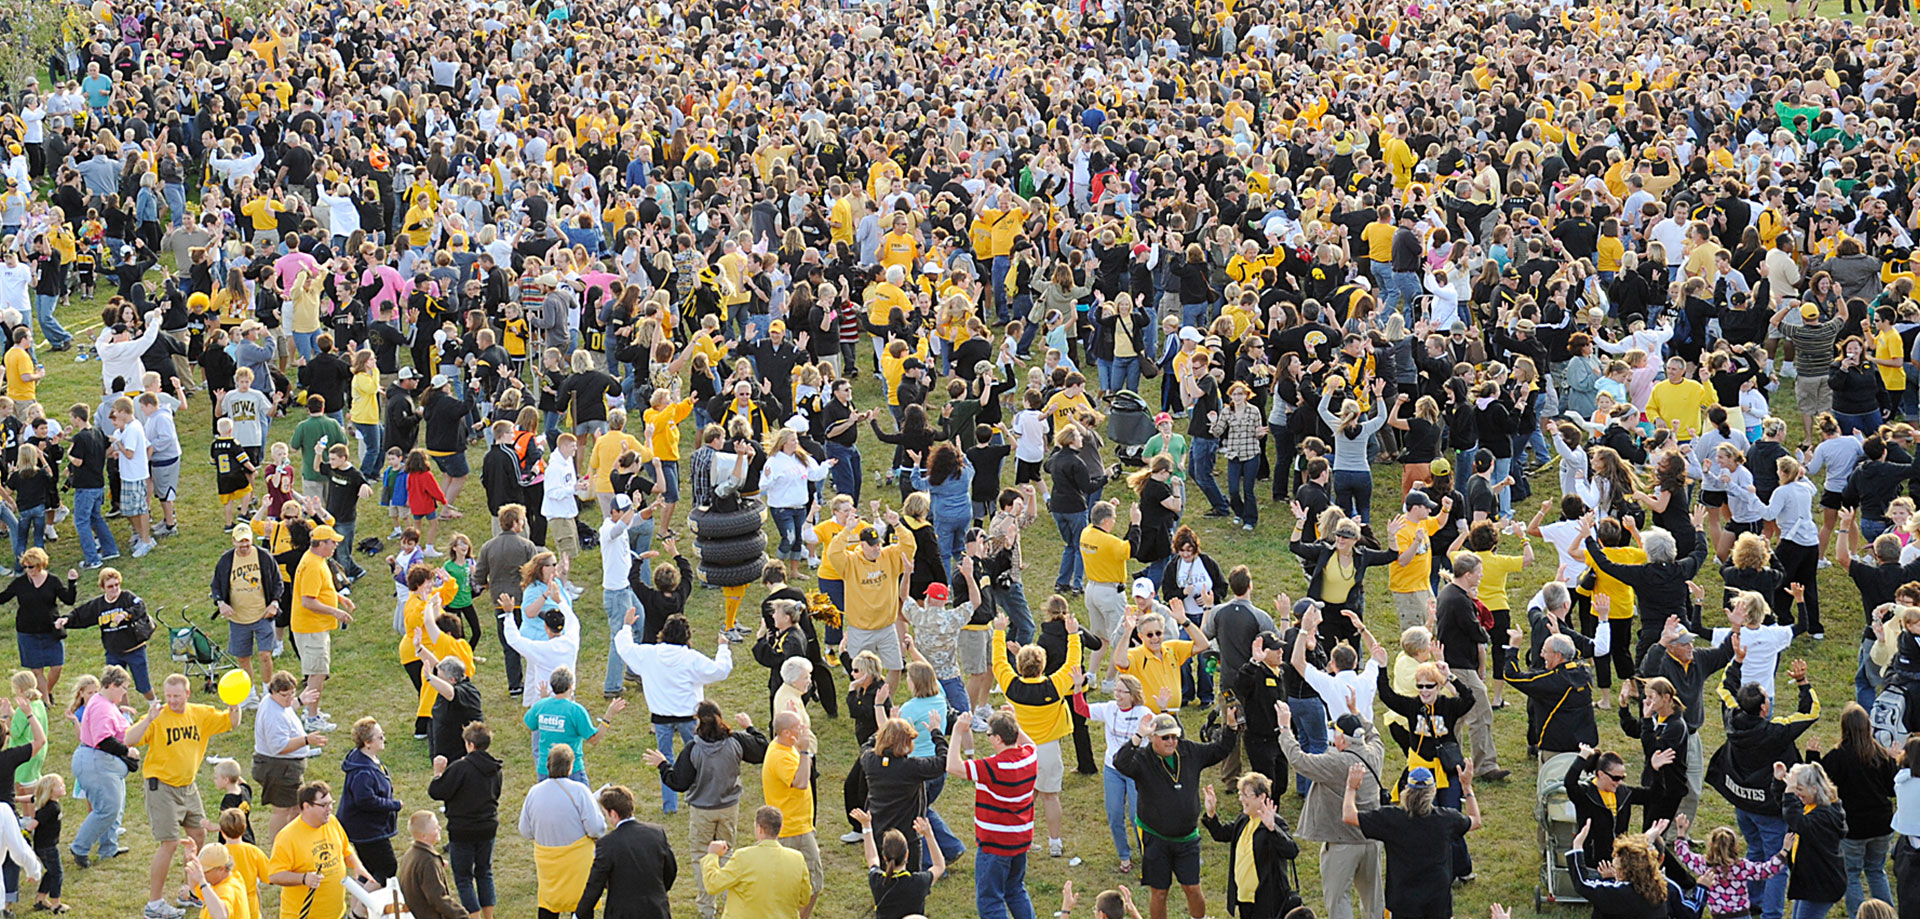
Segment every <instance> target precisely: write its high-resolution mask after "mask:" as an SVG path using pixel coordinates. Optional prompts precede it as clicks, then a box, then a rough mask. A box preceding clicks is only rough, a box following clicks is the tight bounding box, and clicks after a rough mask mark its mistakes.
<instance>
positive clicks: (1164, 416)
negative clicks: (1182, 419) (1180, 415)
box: [1153, 412, 1173, 425]
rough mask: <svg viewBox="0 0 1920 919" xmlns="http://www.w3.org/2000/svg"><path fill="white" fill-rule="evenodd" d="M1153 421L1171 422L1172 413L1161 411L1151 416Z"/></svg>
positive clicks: (1155, 422) (1158, 422)
mask: <svg viewBox="0 0 1920 919" xmlns="http://www.w3.org/2000/svg"><path fill="white" fill-rule="evenodd" d="M1153 423H1154V424H1156V425H1161V424H1172V423H1173V415H1172V414H1171V413H1169V412H1161V413H1160V414H1158V415H1155V416H1153Z"/></svg>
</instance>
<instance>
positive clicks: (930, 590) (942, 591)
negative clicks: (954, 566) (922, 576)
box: [927, 581, 953, 603]
mask: <svg viewBox="0 0 1920 919" xmlns="http://www.w3.org/2000/svg"><path fill="white" fill-rule="evenodd" d="M952 596H953V591H951V590H948V589H947V585H945V584H942V583H940V582H939V581H935V582H933V583H932V584H928V585H927V602H928V603H945V602H947V599H948V598H950V597H952Z"/></svg>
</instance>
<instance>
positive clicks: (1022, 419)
mask: <svg viewBox="0 0 1920 919" xmlns="http://www.w3.org/2000/svg"><path fill="white" fill-rule="evenodd" d="M1013 458H1014V459H1016V460H1019V461H1020V462H1023V463H1037V462H1040V461H1041V460H1043V459H1046V458H1047V416H1046V415H1043V414H1041V413H1040V412H1038V411H1036V410H1034V409H1025V410H1023V411H1021V412H1020V413H1019V414H1017V415H1015V416H1013Z"/></svg>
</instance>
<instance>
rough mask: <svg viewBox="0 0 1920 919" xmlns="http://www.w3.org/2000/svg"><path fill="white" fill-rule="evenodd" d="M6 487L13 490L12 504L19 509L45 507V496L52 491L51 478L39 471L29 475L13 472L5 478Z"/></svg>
mask: <svg viewBox="0 0 1920 919" xmlns="http://www.w3.org/2000/svg"><path fill="white" fill-rule="evenodd" d="M7 487H8V488H10V489H12V490H13V497H14V503H15V504H16V505H17V506H19V507H20V508H21V509H23V510H24V509H26V508H30V507H45V506H46V505H47V495H48V493H50V492H51V491H52V490H53V476H50V475H47V474H46V473H45V472H40V471H35V472H34V473H33V474H31V475H29V474H28V473H26V472H24V471H15V472H14V473H13V474H12V475H9V476H7Z"/></svg>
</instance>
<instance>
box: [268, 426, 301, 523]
mask: <svg viewBox="0 0 1920 919" xmlns="http://www.w3.org/2000/svg"><path fill="white" fill-rule="evenodd" d="M291 452H292V451H291V450H290V449H289V448H288V447H287V442H286V441H284V440H276V441H274V442H273V445H272V446H270V447H268V448H267V467H266V473H267V476H266V481H267V513H268V514H269V515H273V514H278V513H279V512H280V508H282V507H284V506H286V503H287V502H288V501H290V500H292V499H293V497H294V496H295V495H297V494H299V489H300V477H299V476H298V475H296V474H294V471H293V463H292V462H291V461H289V460H288V458H287V457H288V455H289V454H290V453H291Z"/></svg>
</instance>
